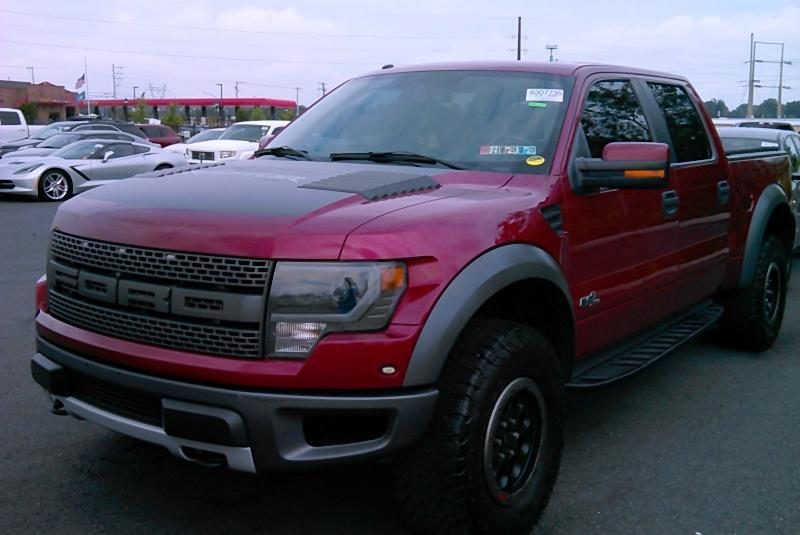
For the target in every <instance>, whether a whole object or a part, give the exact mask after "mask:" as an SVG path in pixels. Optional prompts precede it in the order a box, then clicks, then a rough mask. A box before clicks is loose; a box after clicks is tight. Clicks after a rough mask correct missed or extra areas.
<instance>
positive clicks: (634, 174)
mask: <svg viewBox="0 0 800 535" xmlns="http://www.w3.org/2000/svg"><path fill="white" fill-rule="evenodd" d="M625 178H664V170H663V169H652V170H630V171H625Z"/></svg>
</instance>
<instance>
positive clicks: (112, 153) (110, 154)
mask: <svg viewBox="0 0 800 535" xmlns="http://www.w3.org/2000/svg"><path fill="white" fill-rule="evenodd" d="M112 156H114V151H113V150H109V151H106V153H105V154H103V163H106V162H107V161H108V159H109V158H111V157H112Z"/></svg>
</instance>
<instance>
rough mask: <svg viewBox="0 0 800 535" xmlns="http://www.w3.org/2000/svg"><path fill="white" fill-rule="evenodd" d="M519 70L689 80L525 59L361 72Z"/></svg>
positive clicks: (625, 69) (631, 69) (604, 66)
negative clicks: (619, 74)
mask: <svg viewBox="0 0 800 535" xmlns="http://www.w3.org/2000/svg"><path fill="white" fill-rule="evenodd" d="M460 70H473V71H475V70H477V71H521V72H542V73H551V74H557V75H562V76H576V75H577V74H578V73H579V72H580V73H582V74H584V75H590V74H594V73H602V72H613V73H626V74H641V75H646V76H658V77H661V78H673V79H677V80H682V81H688V80H687V79H686V78H685V77H683V76H679V75H675V74H670V73H665V72H659V71H652V70H647V69H640V68H636V67H626V66H622V65H610V64H603V63H588V62H587V63H562V62H552V63H550V62H528V61H464V62H447V63H427V64H421V65H408V66H401V67H395V66H392V65H387V66H385V67H384V68H382V69H380V70H377V71H372V72H368V73H366V74H364V75H363V76H373V75H376V74H388V73H393V72H419V71H460Z"/></svg>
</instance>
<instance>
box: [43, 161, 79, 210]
mask: <svg viewBox="0 0 800 535" xmlns="http://www.w3.org/2000/svg"><path fill="white" fill-rule="evenodd" d="M70 195H72V181H71V180H70V179H69V177H68V176H67V175H66V173H64V171H61V170H58V169H51V170H49V171H46V172H45V173H44V174H43V175H42V176H41V178H39V199H41V200H43V201H53V202H55V201H63V200H64V199H67V198H69V196H70Z"/></svg>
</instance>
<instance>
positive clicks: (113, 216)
mask: <svg viewBox="0 0 800 535" xmlns="http://www.w3.org/2000/svg"><path fill="white" fill-rule="evenodd" d="M209 143H214V142H209ZM510 178H511V175H508V174H504V173H486V172H473V171H451V170H442V169H439V168H427V167H411V166H400V165H372V164H357V163H339V162H302V161H288V160H277V159H267V158H261V159H258V160H250V161H237V162H230V163H217V164H210V165H204V166H199V167H192V168H189V169H184V170H173V171H166V172H159V173H148V174H145V175H139V176H137V177H134V178H132V179H128V180H123V181H119V182H118V183H114V184H109V185H107V186H103V187H101V188H97V189H93V190H91V191H88V192H86V193H83V194H81V195H79V196H77V197H75V198H74V199H72V200H70V201H68V202H66V203H63V204H62V205H61V207H60V208H59V210H58V212H57V213H56V215H55V218H54V220H53V228H54V229H57V230H60V231H62V232H65V233H68V234H73V235H76V236H81V237H86V238H92V239H97V240H103V241H109V242H115V243H120V244H126V245H137V246H141V247H152V248H159V249H169V250H177V251H186V252H197V253H206V254H216V255H231V256H247V257H253V258H275V259H280V258H293V259H318V260H332V259H337V258H339V255H340V253H341V250H342V246H343V244H344V241H345V239H346V238H347V236H348V234H350V233H351V232H353V231H354V230H355V229H357V228H358V227H360V226H361V225H364V224H365V223H367V222H369V221H371V220H373V219H375V218H378V217H380V216H383V215H386V214H388V213H391V212H395V211H398V210H402V209H405V208H408V207H410V206H416V205H420V204H423V203H431V202H435V201H437V200H441V199H444V198H449V197H454V196H459V195H464V194H467V193H469V192H474V191H475V189H476V188H479V189H486V188H489V189H496V188H499V187H501V186H502V185H503V184H505V183H506V182H508V180H509V179H510ZM367 184H370V185H372V186H374V185H375V184H378V185H379V186H378V187H377V188H376V187H372V186H371V189H370V188H366V185H367ZM365 188H366V189H367V190H369V191H367V192H366V193H365V191H363V190H365ZM414 190H416V191H414ZM368 197H369V198H368ZM378 199H380V200H378Z"/></svg>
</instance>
